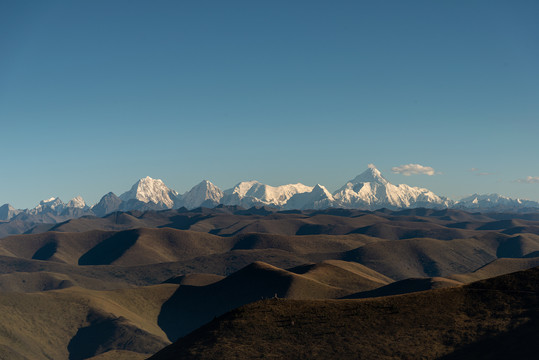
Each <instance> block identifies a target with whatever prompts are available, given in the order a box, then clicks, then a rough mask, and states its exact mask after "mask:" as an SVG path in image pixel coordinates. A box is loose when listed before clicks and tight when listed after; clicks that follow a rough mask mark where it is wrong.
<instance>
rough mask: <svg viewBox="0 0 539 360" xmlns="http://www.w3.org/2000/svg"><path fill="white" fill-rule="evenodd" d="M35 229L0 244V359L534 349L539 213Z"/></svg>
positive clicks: (391, 355)
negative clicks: (0, 316)
mask: <svg viewBox="0 0 539 360" xmlns="http://www.w3.org/2000/svg"><path fill="white" fill-rule="evenodd" d="M47 226H48V227H49V228H47V229H37V228H36V229H35V230H34V231H29V232H28V233H27V234H21V235H13V236H7V237H4V238H2V239H0V309H1V310H0V311H1V312H2V314H3V316H2V318H1V319H0V359H70V360H79V359H80V360H82V359H94V360H97V359H101V360H103V359H146V358H150V357H151V358H152V359H191V358H192V359H225V358H236V359H252V358H274V359H278V358H287V359H304V358H312V359H327V358H329V357H334V358H339V359H357V358H363V359H374V358H376V359H402V358H408V359H438V358H440V359H441V358H443V359H453V358H455V359H456V358H459V359H461V358H464V359H468V358H470V359H471V358H479V357H480V356H479V355H485V356H486V357H487V358H488V356H490V358H496V357H495V356H498V355H500V356H501V354H504V355H507V356H508V357H514V356H509V355H511V354H513V355H514V354H516V355H517V358H533V357H531V356H532V355H534V354H536V351H537V350H538V349H537V345H536V342H534V341H531V339H533V337H534V336H535V335H536V334H537V331H538V322H539V321H538V320H539V318H538V314H539V304H538V291H539V289H538V287H537V286H538V283H539V281H538V280H539V278H538V276H539V273H538V270H537V267H538V266H539V213H534V212H529V213H494V212H490V213H479V212H476V213H472V212H468V211H464V210H459V209H425V208H416V209H404V210H387V209H380V210H375V211H366V210H357V209H321V210H281V211H278V210H277V209H272V208H264V207H253V208H251V209H244V208H241V207H238V206H224V205H219V206H217V207H215V208H211V209H210V208H203V207H201V208H196V209H193V210H187V209H185V208H182V209H168V210H162V211H153V210H150V211H136V210H134V211H128V212H113V213H110V214H108V215H105V216H103V217H97V216H83V217H80V218H74V219H69V220H67V221H65V222H61V223H57V224H49V225H47ZM32 232H35V233H32ZM534 334H535V335H534ZM502 343H503V344H505V345H504V346H503V347H502V346H501V345H500V344H502ZM478 354H479V355H478ZM489 354H490V355H489Z"/></svg>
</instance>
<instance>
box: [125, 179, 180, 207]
mask: <svg viewBox="0 0 539 360" xmlns="http://www.w3.org/2000/svg"><path fill="white" fill-rule="evenodd" d="M177 195H178V193H177V192H176V191H174V190H171V189H169V188H168V187H167V186H166V185H165V183H164V182H163V181H162V180H161V179H152V178H151V177H149V176H146V177H145V178H143V179H140V180H139V181H137V182H136V183H135V184H134V185H133V186H132V187H131V190H129V191H127V192H125V193H123V194H122V195H120V199H121V200H123V201H129V200H138V201H141V202H143V203H153V204H157V205H162V206H164V207H167V208H172V206H173V205H174V198H175V197H176V196H177Z"/></svg>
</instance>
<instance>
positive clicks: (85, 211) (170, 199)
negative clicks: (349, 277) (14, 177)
mask: <svg viewBox="0 0 539 360" xmlns="http://www.w3.org/2000/svg"><path fill="white" fill-rule="evenodd" d="M218 205H226V206H239V207H242V208H245V209H248V208H251V207H253V206H254V207H264V206H267V207H272V208H275V209H278V210H306V209H314V210H317V209H327V208H345V209H362V210H376V209H382V208H387V209H391V210H398V209H407V208H430V209H447V208H455V209H462V210H470V211H489V212H493V211H504V212H507V211H511V212H528V211H538V210H539V202H536V201H530V200H522V199H511V198H508V197H504V196H501V195H498V194H490V195H477V194H475V195H472V196H469V197H466V198H464V199H462V200H460V201H453V200H450V199H448V198H446V197H443V196H438V195H436V194H435V193H433V192H432V191H430V190H428V189H424V188H419V187H412V186H408V185H406V184H400V185H393V184H391V183H390V182H389V181H387V180H386V179H385V178H384V177H383V176H382V174H381V173H380V171H379V170H378V169H376V168H375V167H374V166H372V165H370V166H369V168H368V169H367V170H366V171H364V172H363V173H361V174H360V175H358V176H357V177H355V178H354V179H352V180H350V181H348V182H347V183H346V184H344V185H343V186H342V187H341V188H339V189H338V190H337V191H335V192H334V193H331V192H329V191H328V190H327V189H326V188H325V187H324V186H322V185H319V184H317V185H316V186H307V185H303V184H300V183H298V184H288V185H281V186H270V185H265V184H262V183H260V182H258V181H244V182H240V183H239V184H237V185H236V186H234V187H233V188H231V189H228V190H225V191H222V190H221V189H219V188H218V187H217V186H215V185H214V184H212V183H211V182H210V181H207V180H204V181H202V182H201V183H199V184H198V185H196V186H195V187H193V188H192V189H191V190H189V191H188V192H186V193H185V194H182V195H180V194H178V193H177V192H176V191H174V190H172V189H170V188H168V187H167V186H166V185H165V184H164V183H163V181H162V180H159V179H152V178H150V177H146V178H143V179H140V180H139V181H137V182H136V183H135V184H134V185H133V186H132V187H131V189H130V190H129V191H126V192H125V193H123V194H122V195H120V196H119V197H118V196H116V195H115V194H114V193H112V192H109V193H108V194H106V195H105V196H103V197H102V198H101V200H100V201H99V202H98V203H97V204H95V205H93V206H91V207H90V206H88V205H86V203H85V202H84V200H83V199H82V197H80V196H78V197H76V198H74V199H72V200H70V201H69V202H68V203H67V204H66V203H64V202H62V201H61V200H60V199H59V198H54V197H53V198H50V199H48V200H43V201H41V202H40V203H39V205H37V206H36V207H35V208H33V209H25V210H19V209H15V208H14V207H12V206H11V205H9V204H4V205H2V206H0V221H2V222H3V223H4V224H5V223H6V222H10V223H12V222H15V223H14V224H11V225H10V227H9V229H7V230H6V229H4V231H0V236H1V235H2V234H17V233H20V232H21V229H23V228H24V226H22V227H21V226H20V225H17V222H27V223H33V224H42V223H58V222H61V221H65V220H69V219H73V218H79V217H82V216H86V215H91V216H99V217H101V216H105V215H107V214H110V213H112V212H115V211H133V210H140V211H146V210H165V209H179V208H182V207H184V208H186V209H188V210H191V209H196V208H199V207H207V208H213V207H215V206H218ZM23 232H24V231H23Z"/></svg>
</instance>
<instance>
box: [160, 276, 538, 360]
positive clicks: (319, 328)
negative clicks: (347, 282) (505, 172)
mask: <svg viewBox="0 0 539 360" xmlns="http://www.w3.org/2000/svg"><path fill="white" fill-rule="evenodd" d="M538 331H539V268H534V269H531V270H527V271H523V272H519V273H514V274H510V275H504V276H501V277H498V278H494V279H489V280H485V281H481V282H476V283H472V284H470V285H467V286H461V287H456V288H447V289H439V290H432V291H427V292H420V293H414V294H408V295H399V296H393V297H386V298H375V299H366V300H326V301H322V300H319V301H305V300H303V301H301V300H264V301H260V302H257V303H254V304H250V305H247V306H244V307H242V308H240V309H237V310H235V311H232V312H230V313H228V314H226V315H224V316H222V317H220V318H218V319H215V320H214V321H212V322H211V323H210V324H208V325H206V326H204V327H202V328H200V329H198V330H197V331H195V332H193V333H191V334H189V335H188V336H186V337H184V338H182V339H180V340H178V341H177V342H176V343H174V344H173V345H171V346H169V347H167V348H165V349H163V350H162V351H160V352H159V353H157V354H156V355H154V356H153V357H151V358H150V359H154V360H168V359H258V358H266V359H329V358H334V359H437V358H440V357H442V356H446V357H447V358H448V359H449V358H453V357H454V358H464V359H471V358H477V357H475V356H477V355H478V354H487V356H490V358H515V359H516V358H518V359H535V358H536V355H537V351H539V344H538V342H537V341H536V340H537V339H536V335H537V333H538ZM519 337H522V339H521V340H520V341H519V340H518V339H519ZM500 339H509V340H510V341H508V342H499V340H500ZM500 356H501V357H500Z"/></svg>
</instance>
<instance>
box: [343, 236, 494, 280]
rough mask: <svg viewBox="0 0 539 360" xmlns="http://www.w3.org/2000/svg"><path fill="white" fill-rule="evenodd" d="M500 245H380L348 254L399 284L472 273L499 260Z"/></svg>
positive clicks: (349, 258) (456, 242) (434, 242)
mask: <svg viewBox="0 0 539 360" xmlns="http://www.w3.org/2000/svg"><path fill="white" fill-rule="evenodd" d="M496 249H497V243H495V242H491V241H483V240H479V239H474V238H471V239H457V240H451V241H444V240H436V239H408V240H396V241H379V242H374V243H370V244H367V245H364V246H362V247H359V248H358V249H355V250H351V251H348V252H346V253H344V254H343V255H342V257H341V259H343V260H346V261H355V262H358V263H360V264H363V265H365V266H367V267H369V268H371V269H373V270H376V271H378V272H380V273H382V274H384V275H386V276H389V277H390V278H392V279H395V280H402V279H407V278H413V277H434V276H442V277H446V276H448V275H451V274H455V273H468V272H471V271H474V270H475V269H477V268H478V267H480V266H482V265H484V264H487V263H489V262H491V261H492V260H494V259H496Z"/></svg>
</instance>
